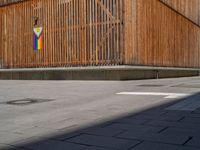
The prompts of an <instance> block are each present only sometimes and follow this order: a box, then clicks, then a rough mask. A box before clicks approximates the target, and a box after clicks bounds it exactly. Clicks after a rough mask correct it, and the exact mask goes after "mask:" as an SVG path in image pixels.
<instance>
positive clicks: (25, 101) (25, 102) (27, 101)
mask: <svg viewBox="0 0 200 150" xmlns="http://www.w3.org/2000/svg"><path fill="white" fill-rule="evenodd" d="M32 103H37V100H34V99H22V100H14V101H9V102H7V104H10V105H28V104H32Z"/></svg>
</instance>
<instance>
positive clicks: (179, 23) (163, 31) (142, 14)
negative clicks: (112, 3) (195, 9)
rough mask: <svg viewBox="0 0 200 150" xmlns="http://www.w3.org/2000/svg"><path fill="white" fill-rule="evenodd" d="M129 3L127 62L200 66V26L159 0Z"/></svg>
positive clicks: (138, 0)
mask: <svg viewBox="0 0 200 150" xmlns="http://www.w3.org/2000/svg"><path fill="white" fill-rule="evenodd" d="M127 2H129V3H128V4H126V5H128V6H129V7H130V8H129V10H128V13H127V15H128V16H126V17H125V18H129V19H127V20H126V27H125V31H126V32H125V37H126V38H125V39H126V40H125V42H126V46H125V51H126V55H125V57H126V58H125V64H134V65H145V66H168V67H191V68H199V67H200V28H199V27H198V26H197V25H195V24H194V23H192V22H191V21H189V20H188V19H186V18H184V17H183V16H181V15H180V14H179V13H177V12H175V11H173V10H172V9H170V8H169V7H167V6H166V5H164V4H163V3H161V2H160V1H159V0H137V1H135V2H133V1H132V0H127ZM131 7H134V9H133V8H131ZM135 13H136V14H135ZM130 18H132V19H130ZM131 33H133V34H131Z"/></svg>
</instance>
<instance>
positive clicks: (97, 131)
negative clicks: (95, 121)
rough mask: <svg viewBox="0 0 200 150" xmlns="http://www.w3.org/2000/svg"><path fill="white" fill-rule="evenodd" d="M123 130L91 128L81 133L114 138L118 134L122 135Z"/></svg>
mask: <svg viewBox="0 0 200 150" xmlns="http://www.w3.org/2000/svg"><path fill="white" fill-rule="evenodd" d="M122 131H123V130H120V129H114V128H90V129H86V130H83V131H80V132H81V133H86V134H92V135H101V136H114V135H116V134H119V133H121V132H122Z"/></svg>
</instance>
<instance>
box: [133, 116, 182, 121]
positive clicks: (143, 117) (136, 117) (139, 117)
mask: <svg viewBox="0 0 200 150" xmlns="http://www.w3.org/2000/svg"><path fill="white" fill-rule="evenodd" d="M184 116H185V115H184V114H173V115H171V114H163V115H150V114H145V115H144V114H142V115H137V116H135V117H132V119H138V120H139V119H146V120H148V119H149V120H166V121H178V120H180V119H181V118H183V117H184Z"/></svg>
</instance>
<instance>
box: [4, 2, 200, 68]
mask: <svg viewBox="0 0 200 150" xmlns="http://www.w3.org/2000/svg"><path fill="white" fill-rule="evenodd" d="M161 1H162V2H161ZM197 1H198V0H173V2H174V3H175V4H174V3H173V4H174V5H172V1H171V0H28V1H24V2H22V3H18V4H13V5H8V6H4V7H1V8H0V22H1V23H0V67H1V68H17V67H52V66H59V67H62V66H80V65H81V66H82V65H118V64H125V65H142V66H168V67H190V68H199V67H200V27H199V26H198V25H197V24H196V25H195V24H194V23H193V22H195V23H198V22H197V20H199V19H197V18H199V16H198V15H199V14H200V13H197V12H198V11H199V10H200V9H199V8H197V7H194V6H195V5H197V3H196V2H197ZM164 3H165V4H167V5H168V7H167V6H166V5H165V4H164ZM169 6H171V7H172V6H173V7H172V9H170V8H169ZM175 6H177V7H175ZM194 8H195V10H193V9H194ZM173 9H175V10H177V11H178V12H179V13H177V12H176V11H174V10H173ZM197 9H198V10H197ZM180 13H182V14H183V15H184V16H185V17H183V16H182V15H180ZM34 17H38V18H39V26H42V27H43V28H44V49H43V50H42V51H38V52H34V51H33V24H34V19H33V18H34ZM186 17H188V19H187V18H186ZM190 20H192V21H193V22H191V21H190Z"/></svg>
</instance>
